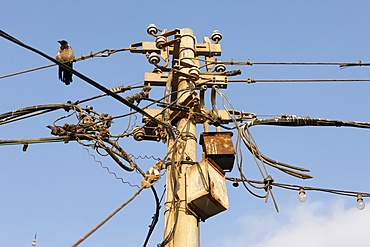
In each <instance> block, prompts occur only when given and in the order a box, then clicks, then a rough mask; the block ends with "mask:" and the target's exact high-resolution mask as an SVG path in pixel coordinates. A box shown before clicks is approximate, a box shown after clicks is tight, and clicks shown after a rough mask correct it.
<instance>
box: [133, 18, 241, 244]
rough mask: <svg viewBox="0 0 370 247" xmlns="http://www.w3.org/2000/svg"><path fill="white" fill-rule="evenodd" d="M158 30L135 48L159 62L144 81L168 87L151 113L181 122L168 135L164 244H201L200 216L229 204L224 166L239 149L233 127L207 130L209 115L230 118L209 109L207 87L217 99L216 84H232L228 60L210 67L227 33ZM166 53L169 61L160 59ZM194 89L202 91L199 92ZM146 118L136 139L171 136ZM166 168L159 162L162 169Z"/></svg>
mask: <svg viewBox="0 0 370 247" xmlns="http://www.w3.org/2000/svg"><path fill="white" fill-rule="evenodd" d="M158 31H159V30H158V28H157V27H156V26H155V25H154V24H151V25H149V27H148V29H147V32H148V34H150V35H152V36H154V37H155V38H156V39H155V42H140V43H135V44H132V45H131V46H130V51H131V52H132V53H141V54H146V56H147V58H148V61H149V63H151V64H153V65H154V66H155V70H154V71H153V72H147V73H145V78H144V83H145V84H146V85H150V86H165V88H166V89H165V97H164V102H163V104H162V105H163V107H164V110H162V109H145V111H146V113H148V114H150V115H151V116H153V117H156V118H157V120H159V121H161V122H163V123H165V124H166V125H168V126H176V133H175V134H174V135H173V134H171V135H169V140H168V149H167V150H168V153H167V156H166V160H165V162H164V163H165V164H164V167H165V169H166V191H167V193H166V202H165V209H164V221H165V222H164V240H163V242H162V244H161V245H160V246H161V247H199V246H200V241H199V235H200V230H199V225H200V221H204V220H206V219H207V218H209V217H211V216H213V215H216V214H218V213H220V212H222V211H224V210H227V208H228V199H227V192H226V182H225V171H231V169H232V165H233V163H234V153H235V152H234V149H233V145H232V142H231V134H230V133H229V132H208V121H209V119H214V122H217V121H220V120H222V119H224V118H225V117H226V118H227V117H228V114H227V113H226V111H214V110H209V111H207V110H206V109H205V105H204V92H205V91H206V90H207V88H212V92H213V93H214V94H213V96H212V102H213V104H215V99H214V98H215V90H216V87H217V88H227V80H228V77H227V76H228V75H229V74H230V72H225V69H226V68H225V66H219V68H218V69H217V66H216V68H215V71H211V70H212V69H213V67H214V61H215V60H214V56H220V55H221V46H220V44H218V42H219V41H220V40H221V38H222V36H221V34H220V33H219V32H218V31H217V30H215V31H214V32H213V33H212V36H211V39H212V41H214V42H211V39H210V38H208V37H204V41H203V43H196V38H195V36H194V35H193V31H192V30H191V29H190V28H184V29H175V30H172V31H167V30H163V31H162V32H161V33H160V34H157V33H158ZM171 55H172V63H170V56H171ZM200 56H204V59H202V60H203V61H206V64H205V66H203V67H205V69H206V71H204V72H201V71H200V64H199V59H198V58H199V57H200ZM161 58H162V59H163V60H164V65H160V61H161ZM171 65H172V66H171ZM220 67H221V68H220ZM195 89H196V90H198V91H200V96H199V94H198V92H197V91H196V90H195ZM214 108H216V106H215V105H214ZM225 114H226V115H225ZM206 115H207V116H208V117H205V116H206ZM222 115H223V116H222ZM143 123H145V124H144V126H142V127H137V129H136V131H135V130H134V138H135V139H136V140H138V141H142V140H151V141H160V140H162V141H166V135H167V134H169V133H167V132H168V131H169V129H167V130H166V129H164V128H163V126H159V125H158V123H155V122H153V121H151V119H149V118H146V117H143ZM197 124H204V126H205V131H206V132H203V133H202V134H201V135H200V138H199V137H198V136H197V133H196V125H197ZM162 125H163V124H162ZM198 138H199V139H198ZM197 140H199V142H200V144H202V147H203V152H204V154H203V158H202V160H201V161H200V162H197V160H196V159H197V157H196V147H197ZM162 165H163V164H162ZM161 168H163V167H160V166H158V165H156V167H155V169H157V170H158V169H161ZM157 174H159V172H157ZM158 176H159V175H158Z"/></svg>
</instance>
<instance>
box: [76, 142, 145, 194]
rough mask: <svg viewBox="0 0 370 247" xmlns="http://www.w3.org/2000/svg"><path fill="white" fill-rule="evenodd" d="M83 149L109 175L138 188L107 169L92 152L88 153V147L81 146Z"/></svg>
mask: <svg viewBox="0 0 370 247" xmlns="http://www.w3.org/2000/svg"><path fill="white" fill-rule="evenodd" d="M85 145H86V144H85ZM82 148H83V149H85V150H86V151H87V154H88V155H89V156H90V157H93V159H94V161H95V162H96V163H98V164H99V165H100V166H101V168H103V169H105V170H107V172H108V173H109V174H111V175H113V176H114V177H115V178H116V179H117V180H119V181H121V182H122V183H123V184H128V185H129V186H130V187H137V188H140V187H139V186H138V185H136V184H134V185H133V184H131V183H130V182H128V181H125V180H124V179H123V178H122V177H119V176H118V175H117V174H116V173H115V172H113V171H111V170H110V169H109V167H107V166H105V165H103V162H101V161H100V160H98V159H96V157H95V155H93V154H92V153H90V150H89V149H88V148H86V147H85V146H82Z"/></svg>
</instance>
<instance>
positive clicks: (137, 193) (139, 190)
mask: <svg viewBox="0 0 370 247" xmlns="http://www.w3.org/2000/svg"><path fill="white" fill-rule="evenodd" d="M143 189H144V187H140V188H139V189H138V190H137V191H136V192H135V193H134V194H133V196H132V197H131V198H129V199H128V200H127V201H125V202H124V203H123V204H122V205H121V206H119V207H118V208H117V209H116V210H114V211H113V212H112V213H111V214H110V215H108V216H107V217H106V218H105V219H104V220H102V221H101V222H100V223H99V224H97V225H96V226H95V227H94V228H93V229H91V230H90V231H89V232H88V233H86V234H85V235H84V236H83V237H82V238H80V239H79V240H77V242H75V243H74V244H72V245H71V247H76V246H78V245H79V244H80V243H82V242H83V241H84V240H85V239H86V238H88V237H89V236H90V235H91V234H93V233H94V232H95V231H96V230H98V229H99V228H100V227H101V226H102V225H104V224H105V223H106V222H107V221H108V220H110V219H111V218H112V217H113V216H114V215H116V214H117V213H118V212H119V211H121V209H122V208H124V207H125V206H126V205H127V204H129V203H130V202H131V201H132V200H134V199H135V198H136V196H138V195H139V194H140V192H141V191H142V190H143Z"/></svg>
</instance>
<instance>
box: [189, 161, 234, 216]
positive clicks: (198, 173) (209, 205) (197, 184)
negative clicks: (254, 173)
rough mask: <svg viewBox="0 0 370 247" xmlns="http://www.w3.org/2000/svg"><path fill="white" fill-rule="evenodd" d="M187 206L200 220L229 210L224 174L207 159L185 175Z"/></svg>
mask: <svg viewBox="0 0 370 247" xmlns="http://www.w3.org/2000/svg"><path fill="white" fill-rule="evenodd" d="M186 186H187V187H186V188H187V190H186V199H187V205H188V207H189V208H190V210H191V211H193V212H194V213H195V214H196V215H197V216H198V217H199V218H200V219H201V220H203V221H204V220H206V219H207V218H209V217H211V216H213V215H216V214H218V213H221V212H222V211H225V210H227V209H228V208H229V201H228V197H227V191H226V180H225V174H224V172H222V171H220V170H219V169H218V168H216V167H215V166H214V165H213V164H212V162H211V161H210V160H208V159H205V160H202V161H201V162H200V163H197V164H195V165H193V166H192V167H191V168H190V169H189V170H188V173H187V185H186Z"/></svg>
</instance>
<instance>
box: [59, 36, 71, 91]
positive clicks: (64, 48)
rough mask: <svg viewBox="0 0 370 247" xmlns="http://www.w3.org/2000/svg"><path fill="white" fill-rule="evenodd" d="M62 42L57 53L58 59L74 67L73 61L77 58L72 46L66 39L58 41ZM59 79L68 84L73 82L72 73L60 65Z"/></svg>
mask: <svg viewBox="0 0 370 247" xmlns="http://www.w3.org/2000/svg"><path fill="white" fill-rule="evenodd" d="M58 42H59V44H60V47H59V50H58V53H57V55H56V60H57V61H59V62H61V63H64V64H65V65H67V66H68V67H70V68H73V61H74V59H75V56H74V54H73V51H72V47H71V46H70V45H69V44H68V42H67V41H65V40H60V41H58ZM58 74H59V80H61V81H62V82H64V83H65V84H66V85H69V84H71V82H72V73H71V72H69V71H67V70H65V69H63V68H62V67H61V66H59V71H58Z"/></svg>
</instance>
